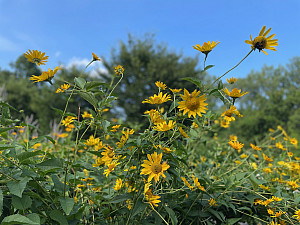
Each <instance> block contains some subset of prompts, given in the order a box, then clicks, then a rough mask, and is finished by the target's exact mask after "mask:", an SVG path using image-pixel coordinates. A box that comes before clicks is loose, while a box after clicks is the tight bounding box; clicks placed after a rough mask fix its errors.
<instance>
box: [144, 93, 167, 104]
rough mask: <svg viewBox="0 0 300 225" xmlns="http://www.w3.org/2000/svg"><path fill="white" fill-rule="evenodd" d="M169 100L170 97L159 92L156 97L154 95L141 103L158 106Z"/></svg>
mask: <svg viewBox="0 0 300 225" xmlns="http://www.w3.org/2000/svg"><path fill="white" fill-rule="evenodd" d="M170 100H171V96H170V95H168V94H167V93H166V94H164V95H163V94H162V92H160V93H159V94H158V95H156V94H154V95H153V96H151V97H149V99H145V100H144V101H142V103H149V104H152V105H159V104H163V103H165V102H167V101H170Z"/></svg>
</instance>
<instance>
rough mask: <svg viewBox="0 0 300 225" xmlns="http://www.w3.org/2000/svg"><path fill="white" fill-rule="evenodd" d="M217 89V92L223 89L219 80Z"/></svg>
mask: <svg viewBox="0 0 300 225" xmlns="http://www.w3.org/2000/svg"><path fill="white" fill-rule="evenodd" d="M218 89H219V90H222V89H223V83H222V81H221V80H220V81H219V83H218Z"/></svg>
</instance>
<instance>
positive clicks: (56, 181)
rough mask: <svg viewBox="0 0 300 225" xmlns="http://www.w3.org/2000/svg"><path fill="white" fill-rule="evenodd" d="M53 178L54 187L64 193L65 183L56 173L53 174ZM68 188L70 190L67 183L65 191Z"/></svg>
mask: <svg viewBox="0 0 300 225" xmlns="http://www.w3.org/2000/svg"><path fill="white" fill-rule="evenodd" d="M51 179H52V181H53V183H54V189H55V190H56V191H58V192H60V193H64V188H65V184H64V183H62V182H61V181H60V180H59V179H58V177H57V176H56V175H55V174H53V175H52V176H51ZM67 190H68V186H67V185H66V189H65V191H67Z"/></svg>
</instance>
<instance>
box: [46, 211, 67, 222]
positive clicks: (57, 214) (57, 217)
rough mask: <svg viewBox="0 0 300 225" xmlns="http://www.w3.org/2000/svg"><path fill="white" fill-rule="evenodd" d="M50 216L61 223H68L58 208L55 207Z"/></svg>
mask: <svg viewBox="0 0 300 225" xmlns="http://www.w3.org/2000/svg"><path fill="white" fill-rule="evenodd" d="M49 216H50V218H51V219H53V220H54V221H56V222H58V223H59V224H60V225H68V221H67V219H66V217H65V216H64V215H63V214H62V212H61V211H59V210H58V209H54V210H52V211H51V212H50V214H49Z"/></svg>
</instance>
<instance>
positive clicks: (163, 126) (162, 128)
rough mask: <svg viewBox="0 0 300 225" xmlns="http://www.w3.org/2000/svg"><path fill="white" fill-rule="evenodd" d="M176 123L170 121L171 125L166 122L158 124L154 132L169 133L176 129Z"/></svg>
mask: <svg viewBox="0 0 300 225" xmlns="http://www.w3.org/2000/svg"><path fill="white" fill-rule="evenodd" d="M175 125H176V122H175V121H174V122H173V120H169V123H167V122H166V121H164V122H162V123H157V124H156V126H155V127H154V130H157V131H168V130H171V129H173V128H174V127H175Z"/></svg>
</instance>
